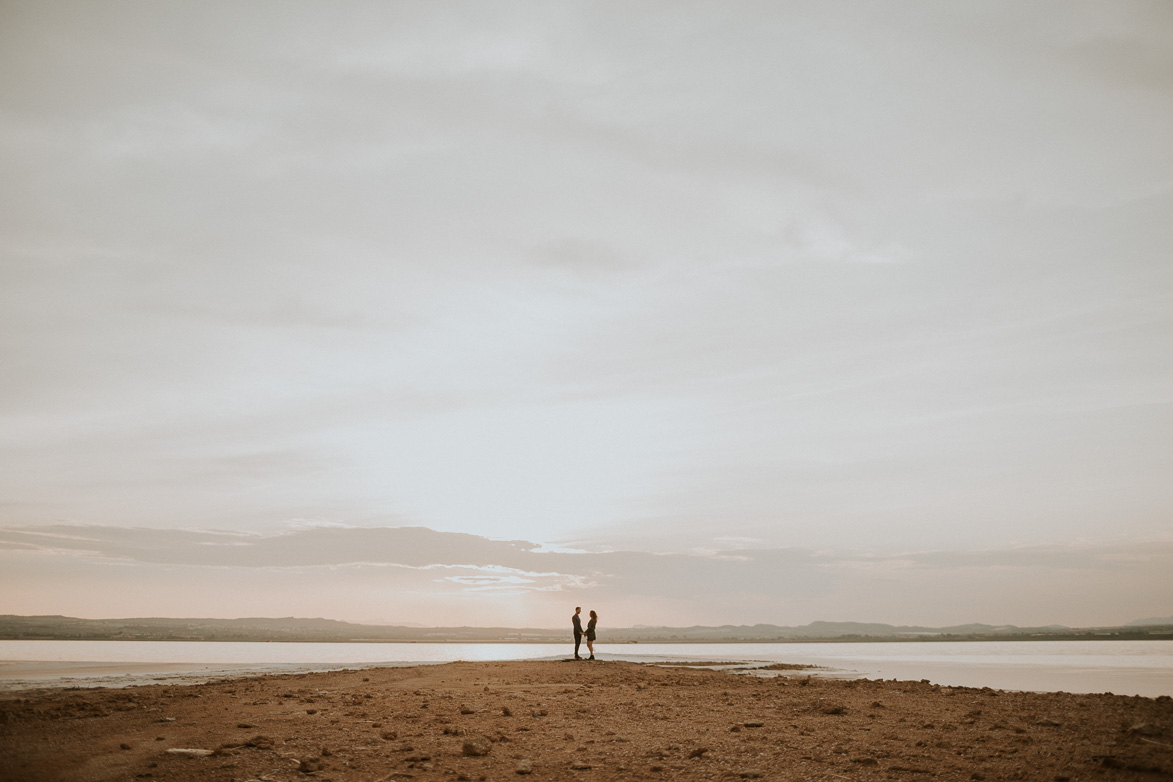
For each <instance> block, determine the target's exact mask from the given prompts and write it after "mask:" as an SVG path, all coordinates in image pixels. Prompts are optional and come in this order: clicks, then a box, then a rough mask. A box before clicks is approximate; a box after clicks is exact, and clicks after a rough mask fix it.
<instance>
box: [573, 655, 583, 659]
mask: <svg viewBox="0 0 1173 782" xmlns="http://www.w3.org/2000/svg"><path fill="white" fill-rule="evenodd" d="M574 659H576V660H581V659H582V658H581V657H579V656H578V655H577V654H576V655H574Z"/></svg>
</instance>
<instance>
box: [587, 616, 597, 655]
mask: <svg viewBox="0 0 1173 782" xmlns="http://www.w3.org/2000/svg"><path fill="white" fill-rule="evenodd" d="M598 621H599V615H598V614H596V613H595V612H594V610H592V611H591V621H589V622H587V631H586V642H587V651H588V652H590V653H591V656H590V657H588V658H587V659H588V660H593V659H595V623H597V622H598Z"/></svg>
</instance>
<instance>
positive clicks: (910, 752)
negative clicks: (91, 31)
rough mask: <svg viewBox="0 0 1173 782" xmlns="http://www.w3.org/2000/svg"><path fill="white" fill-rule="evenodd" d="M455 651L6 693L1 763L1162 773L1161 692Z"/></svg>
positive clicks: (551, 773)
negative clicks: (446, 656) (764, 672)
mask: <svg viewBox="0 0 1173 782" xmlns="http://www.w3.org/2000/svg"><path fill="white" fill-rule="evenodd" d="M715 667H719V666H712V665H709V666H705V665H695V664H694V665H691V666H688V665H679V664H676V665H668V666H664V665H656V664H640V663H630V662H611V661H596V662H590V663H588V662H575V661H570V660H566V661H563V660H549V661H518V662H455V663H443V664H434V665H423V666H406V665H405V666H399V667H373V668H368V669H364V670H340V671H331V672H325V673H297V674H288V673H287V674H266V675H261V676H252V677H239V678H229V679H219V680H215V681H211V682H207V683H204V684H188V685H176V684H150V685H144V686H138V687H128V688H122V689H111V688H95V689H86V690H60V689H54V690H46V691H24V692H19V693H7V694H4V695H3V696H0V778H5V779H12V780H25V781H27V782H41V781H42V780H44V781H45V782H47V781H48V780H59V781H60V782H106V780H111V781H112V780H124V779H128V778H129V779H134V778H150V779H152V780H189V779H194V778H199V779H201V780H204V779H206V780H223V782H229V781H235V782H243V780H250V779H265V780H271V781H273V782H280V781H281V780H295V779H302V780H304V779H306V778H307V777H308V776H312V777H314V778H318V779H332V780H336V781H337V782H349V781H350V780H353V781H354V782H375V781H376V780H383V781H384V782H391V780H399V781H400V782H420V781H421V780H432V779H435V780H456V782H471V781H472V780H492V779H497V780H502V779H512V778H515V776H517V775H520V776H526V777H531V778H533V779H549V780H562V779H567V778H574V779H584V780H586V779H589V780H592V781H597V782H602V781H603V780H607V781H608V782H609V781H610V780H626V779H647V780H669V779H698V780H699V779H718V778H720V779H730V780H737V779H779V780H783V779H823V778H828V779H835V778H843V777H846V778H850V779H857V780H873V779H874V780H891V779H898V780H903V779H910V780H912V779H915V780H924V779H927V778H936V779H949V780H979V779H990V780H994V779H1007V778H1017V779H1023V780H1039V781H1043V780H1045V781H1046V782H1055V781H1056V780H1063V779H1066V780H1076V779H1082V778H1087V777H1089V776H1092V775H1096V776H1099V775H1101V774H1104V773H1105V772H1108V773H1110V776H1109V777H1105V778H1109V779H1117V778H1120V779H1131V778H1134V777H1136V776H1137V775H1138V774H1143V778H1146V779H1152V778H1154V775H1162V774H1163V775H1171V774H1173V698H1169V697H1168V696H1162V697H1160V698H1143V697H1132V696H1121V695H1109V694H1099V695H1073V694H1069V693H1027V692H1017V693H1008V692H1002V691H999V690H994V689H990V688H981V689H978V688H965V687H941V686H939V685H933V684H929V683H925V682H908V681H899V682H896V681H876V680H868V679H832V678H823V677H818V676H809V675H807V674H808V671H806V670H799V671H793V670H791V671H780V673H788V674H790V675H789V676H778V677H775V678H764V677H760V676H745V675H733V674H731V673H729V672H725V671H722V670H715V669H714V668H715Z"/></svg>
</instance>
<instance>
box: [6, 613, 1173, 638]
mask: <svg viewBox="0 0 1173 782" xmlns="http://www.w3.org/2000/svg"><path fill="white" fill-rule="evenodd" d="M567 625H569V620H568V621H567ZM568 635H569V629H563V630H551V629H534V628H513V627H419V626H403V625H361V624H353V623H350V622H339V621H336V620H333V619H298V618H294V617H286V618H283V619H266V618H253V619H166V618H141V619H76V618H73V617H67V616H13V615H0V639H3V640H17V639H23V640H86V641H98V640H111V641H299V642H335V643H337V642H349V643H357V642H368V641H369V642H379V641H382V642H390V641H395V642H415V643H427V642H481V643H484V642H506V643H561V642H563V641H565V640H566V638H567V636H568ZM604 639H605V640H606V642H607V643H612V644H617V643H736V642H742V643H746V642H749V643H766V642H775V641H778V642H792V643H793V642H803V641H943V640H950V641H970V640H972V641H980V640H1012V639H1021V640H1025V639H1030V640H1088V639H1128V640H1137V639H1154V640H1164V639H1168V640H1173V617H1166V618H1164V619H1138V620H1136V621H1133V622H1129V623H1128V624H1127V625H1122V626H1119V627H1085V628H1072V627H1064V626H1062V625H1047V626H1046V627H1016V626H1014V625H988V624H964V625H953V626H951V627H919V626H911V625H889V624H882V623H876V622H811V623H810V624H808V625H802V626H800V627H781V626H778V625H772V624H755V625H722V626H720V627H703V626H694V627H642V626H641V627H628V628H615V629H611V628H607V629H606V631H605V632H604V633H603V634H601V635H600V640H604Z"/></svg>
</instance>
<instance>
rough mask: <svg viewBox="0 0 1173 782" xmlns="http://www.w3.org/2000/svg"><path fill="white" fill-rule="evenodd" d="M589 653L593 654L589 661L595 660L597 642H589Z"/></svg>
mask: <svg viewBox="0 0 1173 782" xmlns="http://www.w3.org/2000/svg"><path fill="white" fill-rule="evenodd" d="M587 651H588V652H590V653H591V656H590V657H588V658H587V659H588V660H593V659H595V642H594V641H587Z"/></svg>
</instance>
